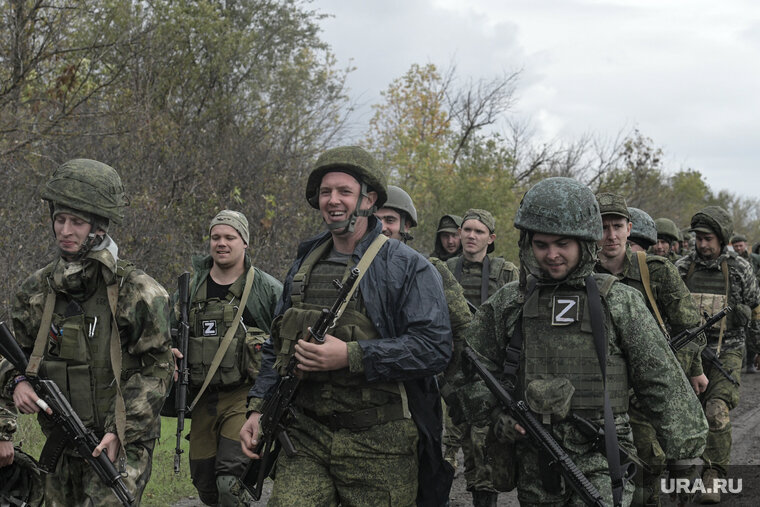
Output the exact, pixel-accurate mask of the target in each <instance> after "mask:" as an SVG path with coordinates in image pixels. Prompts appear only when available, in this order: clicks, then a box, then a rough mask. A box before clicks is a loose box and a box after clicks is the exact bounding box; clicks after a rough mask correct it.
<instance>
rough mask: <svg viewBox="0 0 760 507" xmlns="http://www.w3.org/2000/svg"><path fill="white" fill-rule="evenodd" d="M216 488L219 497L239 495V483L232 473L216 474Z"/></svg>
mask: <svg viewBox="0 0 760 507" xmlns="http://www.w3.org/2000/svg"><path fill="white" fill-rule="evenodd" d="M216 489H217V491H218V492H219V498H225V497H237V496H240V484H239V483H238V481H237V477H235V476H234V475H218V476H217V477H216Z"/></svg>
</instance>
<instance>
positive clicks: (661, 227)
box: [654, 218, 681, 264]
mask: <svg viewBox="0 0 760 507" xmlns="http://www.w3.org/2000/svg"><path fill="white" fill-rule="evenodd" d="M654 223H655V226H656V227H657V239H664V240H666V241H668V242H669V243H670V244H671V250H669V251H668V254H667V255H665V256H663V257H665V258H666V259H668V260H669V261H670V262H672V263H673V264H675V263H676V261H677V260H678V259H680V258H681V256H680V255H678V254H677V253H676V252H674V251H673V250H672V245H673V242H674V241H679V239H680V238H679V235H680V231H679V230H678V227H677V226H676V224H675V222H673V221H672V220H671V219H669V218H658V219H657V220H655V221H654Z"/></svg>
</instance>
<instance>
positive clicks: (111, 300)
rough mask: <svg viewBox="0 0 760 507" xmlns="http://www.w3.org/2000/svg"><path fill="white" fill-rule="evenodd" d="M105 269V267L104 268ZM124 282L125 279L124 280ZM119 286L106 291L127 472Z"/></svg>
mask: <svg viewBox="0 0 760 507" xmlns="http://www.w3.org/2000/svg"><path fill="white" fill-rule="evenodd" d="M103 269H105V267H104V268H103ZM122 281H123V279H122ZM119 285H120V284H118V283H115V282H114V283H112V284H111V285H109V286H108V288H107V289H106V291H107V293H108V306H109V307H110V308H111V340H110V344H109V348H110V350H109V351H110V354H111V369H112V370H113V376H114V383H115V385H116V397H115V404H116V406H115V409H114V410H115V422H116V436H117V437H118V438H119V442H120V443H121V445H120V446H119V465H120V466H119V470H125V468H124V467H125V466H126V459H127V454H126V450H125V446H126V445H127V406H126V404H125V403H124V394H123V393H122V391H121V336H120V335H119V325H118V322H117V320H116V306H117V303H118V301H119Z"/></svg>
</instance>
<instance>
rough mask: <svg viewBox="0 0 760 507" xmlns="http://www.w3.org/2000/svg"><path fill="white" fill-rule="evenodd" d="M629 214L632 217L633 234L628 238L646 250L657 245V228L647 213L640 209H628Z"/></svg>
mask: <svg viewBox="0 0 760 507" xmlns="http://www.w3.org/2000/svg"><path fill="white" fill-rule="evenodd" d="M628 213H630V215H631V223H632V224H633V227H632V228H631V234H630V236H629V237H628V239H630V240H631V241H635V242H636V243H638V244H639V245H641V246H642V247H643V248H644V249H647V248H649V247H650V246H652V245H654V244H655V243H657V226H656V225H655V224H654V220H652V217H650V216H649V214H648V213H647V212H646V211H643V210H640V209H639V208H631V207H629V208H628Z"/></svg>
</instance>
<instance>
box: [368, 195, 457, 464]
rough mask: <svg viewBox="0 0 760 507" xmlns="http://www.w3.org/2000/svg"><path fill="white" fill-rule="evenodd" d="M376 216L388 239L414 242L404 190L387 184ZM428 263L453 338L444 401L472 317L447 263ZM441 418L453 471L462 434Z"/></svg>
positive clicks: (411, 212) (413, 220) (413, 213)
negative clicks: (442, 296) (439, 287)
mask: <svg viewBox="0 0 760 507" xmlns="http://www.w3.org/2000/svg"><path fill="white" fill-rule="evenodd" d="M375 216H376V217H378V218H379V219H380V220H381V221H382V222H383V234H385V235H386V236H388V237H389V238H393V239H397V240H399V241H403V242H404V243H406V242H407V241H411V240H412V239H413V238H412V235H411V233H410V232H409V230H410V229H411V228H412V227H417V208H415V207H414V203H413V202H412V198H411V197H409V194H407V193H406V192H405V191H404V190H403V189H401V188H399V187H397V186H394V185H388V200H387V201H386V202H385V204H384V205H383V207H382V208H380V209H379V210H377V213H375ZM447 216H448V215H447ZM444 218H445V217H444ZM460 222H461V220H460ZM457 237H458V235H457ZM428 261H430V263H431V264H432V265H433V266H435V268H436V269H437V270H438V273H439V274H440V275H441V279H442V280H443V291H444V293H445V294H446V303H447V304H448V307H449V317H450V318H451V331H452V333H453V335H454V353H453V355H452V359H451V362H449V366H448V367H447V368H446V371H445V372H444V373H443V376H442V378H441V377H439V380H440V382H441V392H442V394H443V395H444V398H446V393H447V383H446V379H448V378H450V377H451V375H453V374H454V372H456V370H457V369H458V368H459V358H460V356H461V353H462V349H463V348H464V334H463V333H464V330H465V329H466V328H467V325H468V324H469V323H470V320H472V314H471V313H470V309H469V308H468V307H467V300H466V299H465V297H464V292H463V290H462V286H461V285H459V282H457V281H456V279H455V278H454V275H452V274H451V271H449V269H448V268H447V267H446V263H445V262H443V261H442V260H441V259H439V258H436V257H430V258H428ZM444 409H445V407H444ZM443 416H444V427H445V431H444V434H443V445H444V448H445V452H444V458H445V460H446V461H447V462H448V463H449V464H450V465H451V466H452V467H453V468H454V471H455V472H456V469H457V459H456V455H457V452H458V451H459V449H460V447H461V446H462V433H461V430H460V429H459V428H458V427H457V426H456V425H454V424H453V423H452V422H451V418H450V417H448V415H447V414H446V413H445V412H444V414H443Z"/></svg>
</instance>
